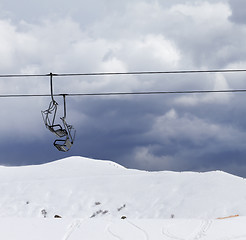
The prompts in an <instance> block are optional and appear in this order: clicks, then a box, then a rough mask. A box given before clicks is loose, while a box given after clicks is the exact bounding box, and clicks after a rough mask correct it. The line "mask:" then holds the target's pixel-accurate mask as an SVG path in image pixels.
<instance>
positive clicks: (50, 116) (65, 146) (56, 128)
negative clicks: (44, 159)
mask: <svg viewBox="0 0 246 240" xmlns="http://www.w3.org/2000/svg"><path fill="white" fill-rule="evenodd" d="M50 88H51V102H50V104H49V107H48V109H46V110H44V111H41V113H42V117H43V120H44V124H45V126H46V128H48V129H49V130H50V131H51V132H52V133H54V134H55V135H56V136H57V137H59V138H63V139H57V140H55V142H54V146H55V147H56V148H57V149H58V150H59V151H63V152H67V151H68V150H69V149H70V148H71V146H72V144H73V142H74V138H75V130H74V128H73V126H72V125H69V124H67V122H66V94H63V101H64V116H63V117H61V118H60V119H61V120H62V123H63V126H64V127H62V126H61V125H60V124H57V123H55V120H56V113H57V107H58V103H57V102H56V101H55V99H54V96H53V86H52V73H50ZM72 133H73V134H72Z"/></svg>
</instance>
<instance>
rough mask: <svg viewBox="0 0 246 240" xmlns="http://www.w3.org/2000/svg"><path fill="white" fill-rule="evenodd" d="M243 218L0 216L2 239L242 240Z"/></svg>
mask: <svg viewBox="0 0 246 240" xmlns="http://www.w3.org/2000/svg"><path fill="white" fill-rule="evenodd" d="M245 226H246V217H238V218H233V219H225V220H202V219H171V220H170V219H165V220H161V219H138V220H136V219H135V220H133V219H131V220H129V219H125V220H119V219H111V220H109V219H102V218H100V219H69V218H66V219H48V218H47V219H40V218H35V219H29V218H25V219H18V218H0V239H4V240H22V239H25V240H44V239H45V240H81V239H88V240H119V239H120V240H172V239H173V240H198V239H202V240H234V239H235V240H245V239H246V228H245Z"/></svg>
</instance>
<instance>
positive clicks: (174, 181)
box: [0, 157, 246, 240]
mask: <svg viewBox="0 0 246 240" xmlns="http://www.w3.org/2000/svg"><path fill="white" fill-rule="evenodd" d="M0 192H1V197H0V239H4V240H5V239H7V240H8V239H9V240H14V239H30V240H34V239H35V240H38V239H52V240H53V239H54V240H55V239H61V240H67V239H69V240H73V239H74V240H77V239H101V240H104V239H107V240H110V239H128V240H129V239H200V238H202V239H220V240H223V239H239V240H240V239H246V228H245V226H246V180H245V179H243V178H240V177H237V176H233V175H230V174H227V173H224V172H221V171H214V172H207V173H194V172H170V171H162V172H146V171H139V170H132V169H126V168H124V167H122V166H120V165H118V164H116V163H114V162H111V161H100V160H93V159H88V158H83V157H70V158H66V159H62V160H59V161H55V162H52V163H48V164H43V165H37V166H23V167H4V166H1V167H0ZM54 215H60V216H62V218H60V219H54ZM237 215H239V216H237ZM122 216H126V217H127V218H126V219H121V217H122ZM228 216H236V217H231V218H226V219H217V218H219V217H221V218H223V217H228Z"/></svg>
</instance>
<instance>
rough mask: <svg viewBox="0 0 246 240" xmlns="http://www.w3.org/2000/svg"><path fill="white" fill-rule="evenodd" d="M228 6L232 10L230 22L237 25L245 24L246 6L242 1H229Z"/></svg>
mask: <svg viewBox="0 0 246 240" xmlns="http://www.w3.org/2000/svg"><path fill="white" fill-rule="evenodd" d="M229 4H230V7H231V10H232V14H231V16H230V20H231V21H233V22H235V23H239V24H245V23H246V8H245V7H246V5H245V1H243V0H229Z"/></svg>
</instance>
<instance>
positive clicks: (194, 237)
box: [162, 220, 224, 240]
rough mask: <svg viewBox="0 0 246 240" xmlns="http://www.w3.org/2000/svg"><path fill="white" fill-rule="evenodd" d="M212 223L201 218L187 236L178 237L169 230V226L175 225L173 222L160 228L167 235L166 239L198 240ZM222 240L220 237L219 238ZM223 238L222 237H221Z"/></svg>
mask: <svg viewBox="0 0 246 240" xmlns="http://www.w3.org/2000/svg"><path fill="white" fill-rule="evenodd" d="M211 224H212V220H202V221H201V224H200V226H199V227H198V228H196V229H195V230H194V231H192V232H191V233H190V234H189V236H187V237H179V236H176V235H175V234H173V233H171V232H170V230H169V229H170V228H171V227H172V226H175V224H174V223H173V224H169V225H167V226H166V227H163V228H162V234H163V235H164V236H165V237H167V238H168V239H175V240H198V239H201V238H202V237H204V236H206V232H207V231H208V229H209V228H210V226H211ZM221 240H222V239H221ZM223 240H224V239H223Z"/></svg>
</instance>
